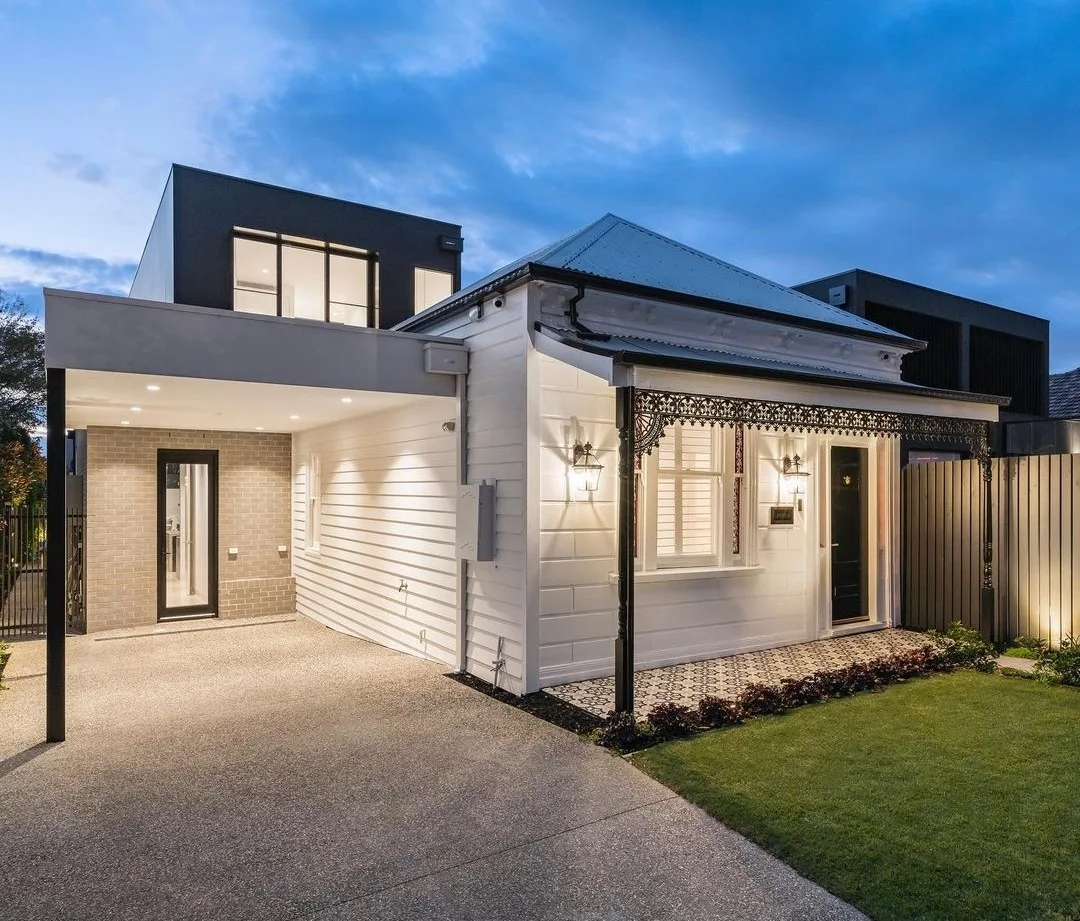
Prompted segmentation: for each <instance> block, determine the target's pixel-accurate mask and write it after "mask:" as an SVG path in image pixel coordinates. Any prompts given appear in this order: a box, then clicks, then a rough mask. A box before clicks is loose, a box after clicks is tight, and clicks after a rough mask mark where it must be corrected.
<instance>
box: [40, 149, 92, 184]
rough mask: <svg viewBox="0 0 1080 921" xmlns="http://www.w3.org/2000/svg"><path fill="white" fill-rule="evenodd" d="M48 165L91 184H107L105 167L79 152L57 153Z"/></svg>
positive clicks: (62, 174)
mask: <svg viewBox="0 0 1080 921" xmlns="http://www.w3.org/2000/svg"><path fill="white" fill-rule="evenodd" d="M48 167H49V169H51V170H52V171H53V172H55V173H58V174H59V175H61V176H73V177H74V178H76V179H78V180H80V181H81V182H86V183H89V184H90V185H105V182H106V170H105V167H104V166H102V164H100V163H96V162H94V161H93V160H90V159H88V158H86V157H83V156H80V155H79V154H71V153H68V154H56V155H55V156H54V157H53V158H52V159H51V160H50V161H49V163H48Z"/></svg>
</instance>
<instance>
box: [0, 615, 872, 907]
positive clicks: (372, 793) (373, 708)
mask: <svg viewBox="0 0 1080 921" xmlns="http://www.w3.org/2000/svg"><path fill="white" fill-rule="evenodd" d="M43 659H44V647H43V644H42V643H40V642H34V643H20V644H18V645H17V646H16V649H15V655H14V656H13V658H12V660H11V662H10V663H9V675H8V677H9V678H10V679H11V680H8V681H6V683H7V684H8V685H9V687H10V688H11V690H9V691H6V692H4V693H3V694H0V815H2V816H3V822H2V831H0V867H3V873H4V878H5V880H6V882H5V885H4V886H3V892H2V893H0V918H4V919H9V918H10V919H20V921H28V919H46V918H47V919H54V918H65V919H76V918H93V919H101V918H108V919H110V921H120V919H153V921H165V919H200V921H205V919H229V921H246V919H266V921H278V919H282V921H284V919H296V918H303V919H314V921H339V919H346V918H356V919H360V918H363V919H382V918H402V919H405V918H409V919H412V918H447V919H451V918H452V919H466V918H477V919H518V918H560V919H575V921H586V919H589V921H594V919H595V921H599V919H605V921H613V919H621V918H640V919H646V918H647V919H661V918H664V919H666V918H671V919H680V921H685V919H695V918H702V919H704V918H721V917H722V918H762V919H766V918H767V919H773V921H775V919H788V918H791V919H794V918H800V919H802V918H815V919H818V918H836V919H849V918H850V919H855V918H861V917H862V916H861V915H860V914H858V913H857V912H855V911H854V910H853V909H852V908H850V907H849V906H847V905H845V904H844V903H842V902H840V901H838V900H837V899H835V898H833V897H832V896H830V895H829V894H828V893H826V892H824V891H823V890H822V889H820V888H818V887H817V886H814V885H812V884H810V883H808V882H806V881H805V880H803V879H802V878H801V877H799V876H798V875H796V874H795V873H794V872H793V871H792V870H790V869H788V868H787V867H786V866H784V865H783V864H781V863H780V862H778V861H776V860H774V859H773V858H771V857H769V856H768V855H766V854H765V853H764V852H762V851H761V850H759V849H758V848H756V847H754V846H753V845H751V844H749V843H747V842H746V841H745V840H743V839H742V838H740V837H739V836H738V835H736V834H735V833H733V832H731V831H729V830H727V829H726V828H724V827H723V826H722V825H720V824H719V823H717V822H715V821H713V820H712V819H710V818H709V817H708V816H706V815H705V814H704V813H702V812H700V811H699V810H697V809H696V808H694V807H692V806H690V805H688V804H686V803H684V802H683V801H682V800H680V799H678V798H677V797H675V796H673V795H672V794H671V792H670V791H668V790H667V789H666V788H664V787H662V786H660V785H659V784H657V783H655V782H654V781H652V780H650V779H649V778H647V777H645V776H644V775H642V774H640V773H639V772H637V771H636V770H635V769H634V768H632V767H630V766H629V765H628V764H626V763H624V762H623V761H622V760H620V759H618V758H615V757H612V756H611V755H610V754H608V753H606V752H605V751H603V750H601V749H599V748H596V747H593V746H589V745H586V744H583V743H582V742H580V741H579V740H578V739H577V738H576V737H574V736H573V735H571V734H570V733H567V732H565V731H563V730H561V729H557V728H555V727H553V726H549V725H547V724H545V723H542V722H540V721H538V720H536V719H534V718H532V717H530V716H528V715H526V714H523V713H521V712H518V711H516V710H513V709H512V708H509V707H506V706H505V705H502V704H499V703H497V702H495V701H493V700H490V699H488V698H485V697H483V696H482V695H479V694H477V693H475V692H473V691H470V690H468V689H467V688H465V687H463V686H461V685H459V684H457V683H456V682H454V681H451V680H450V679H448V678H445V677H443V675H442V674H441V673H442V671H444V669H442V668H441V667H439V666H437V665H433V664H431V663H428V662H424V661H421V660H419V659H414V658H411V657H409V656H405V655H401V654H398V653H394V652H390V651H388V650H386V649H382V648H381V647H378V646H373V645H370V644H367V643H364V642H361V641H358V640H354V639H350V638H348V637H345V636H342V635H340V634H337V633H334V632H332V631H330V630H327V629H325V628H323V627H319V626H317V625H315V624H313V623H310V622H308V621H305V620H303V619H299V618H298V619H278V620H276V621H271V620H261V621H247V622H229V623H216V622H203V623H202V624H189V625H181V624H174V625H171V626H169V627H168V628H164V629H163V628H158V629H156V630H154V631H151V632H149V633H144V634H143V635H133V634H132V633H131V632H126V633H111V634H97V635H95V636H91V637H78V638H74V639H72V640H70V641H69V655H68V660H69V697H68V700H69V711H68V712H69V717H68V739H69V741H67V742H65V743H63V744H61V745H56V746H44V745H36V744H35V743H36V742H37V741H38V740H39V739H40V738H41V736H42V732H43V697H44V679H43V677H41V672H43V671H44V668H43V667H42V666H43Z"/></svg>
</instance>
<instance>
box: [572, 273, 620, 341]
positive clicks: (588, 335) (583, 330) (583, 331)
mask: <svg viewBox="0 0 1080 921" xmlns="http://www.w3.org/2000/svg"><path fill="white" fill-rule="evenodd" d="M584 297H585V286H584V285H578V289H577V294H575V295H574V296H573V297H572V298H570V300H568V301H567V302H566V315H567V316H568V317H569V318H570V325H571V326H572V327H574V331H575V332H576V333H577V334H578V335H579V336H580V337H581V338H582V339H597V340H600V341H601V342H606V341H607V340H609V339H610V338H611V336H609V335H608V334H607V333H598V332H595V331H594V330H591V329H589V327H587V326H586V325H585V324H584V323H582V322H581V320H580V319H578V312H577V305H578V302H579V301H580V300H582V299H583V298H584Z"/></svg>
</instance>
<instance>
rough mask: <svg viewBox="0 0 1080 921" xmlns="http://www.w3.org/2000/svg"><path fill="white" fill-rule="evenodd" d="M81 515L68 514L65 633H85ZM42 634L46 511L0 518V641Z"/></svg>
mask: <svg viewBox="0 0 1080 921" xmlns="http://www.w3.org/2000/svg"><path fill="white" fill-rule="evenodd" d="M85 535H86V515H85V514H84V513H82V512H68V515H67V550H68V567H67V576H68V589H67V595H68V597H67V629H68V632H71V633H85V632H86V600H85V599H86V574H85V570H84V567H83V546H84V543H85ZM44 635H45V512H44V511H41V510H38V509H36V508H18V509H8V510H7V511H6V512H3V513H0V638H13V637H30V636H44Z"/></svg>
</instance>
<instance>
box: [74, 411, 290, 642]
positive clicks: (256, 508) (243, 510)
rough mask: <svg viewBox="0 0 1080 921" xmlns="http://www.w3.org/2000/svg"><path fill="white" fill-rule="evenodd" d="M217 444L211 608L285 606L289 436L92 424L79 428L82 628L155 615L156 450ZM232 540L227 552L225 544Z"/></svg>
mask: <svg viewBox="0 0 1080 921" xmlns="http://www.w3.org/2000/svg"><path fill="white" fill-rule="evenodd" d="M159 448H194V449H199V450H216V451H217V452H218V586H219V588H218V595H219V598H218V602H219V605H218V606H219V611H218V614H219V616H221V617H223V618H224V617H252V616H259V615H273V614H283V613H288V612H291V611H293V610H294V609H295V594H296V589H295V582H294V580H293V578H292V568H291V562H290V560H289V557H288V555H286V556H285V557H284V558H282V557H281V556H279V554H278V552H277V548H278V546H280V545H282V544H284V545H285V546H290V547H291V545H292V539H291V521H290V504H291V501H292V496H291V477H292V469H291V456H292V442H291V437H290V436H289V435H267V434H261V433H257V432H252V433H248V432H196V431H172V430H165V429H129V428H105V427H94V428H90V429H89V430H88V432H87V483H86V495H87V540H86V574H87V629H88V630H91V631H94V630H104V629H114V628H117V627H131V626H141V625H146V624H153V623H155V622H156V621H157V533H156V527H157V520H156V519H157V483H156V470H157V452H158V449H159ZM229 547H238V548H239V550H240V553H239V554H238V556H237V559H235V560H230V559H229V557H228V548H229Z"/></svg>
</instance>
